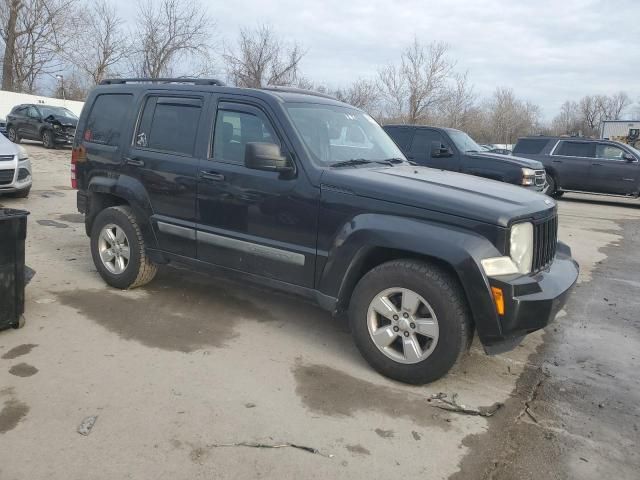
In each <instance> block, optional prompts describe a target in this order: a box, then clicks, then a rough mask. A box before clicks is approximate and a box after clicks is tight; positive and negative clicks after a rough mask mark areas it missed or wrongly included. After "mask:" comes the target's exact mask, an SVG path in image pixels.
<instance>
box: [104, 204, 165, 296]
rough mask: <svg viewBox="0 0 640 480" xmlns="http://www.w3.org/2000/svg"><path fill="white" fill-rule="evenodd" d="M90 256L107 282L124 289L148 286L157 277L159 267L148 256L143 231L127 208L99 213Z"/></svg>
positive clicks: (113, 208)
mask: <svg viewBox="0 0 640 480" xmlns="http://www.w3.org/2000/svg"><path fill="white" fill-rule="evenodd" d="M91 256H92V257H93V263H94V264H95V266H96V268H97V270H98V273H100V276H101V277H102V278H103V279H104V281H105V282H107V283H108V284H109V285H111V286H112V287H116V288H120V289H122V290H126V289H128V288H135V287H140V286H142V285H145V284H147V283H149V282H150V281H151V280H153V277H155V275H156V271H157V266H156V265H155V264H154V263H152V262H151V260H149V257H148V256H147V254H146V246H145V243H144V238H143V237H142V231H141V230H140V226H139V225H138V221H137V220H136V217H135V216H134V214H133V212H132V210H131V208H130V207H128V206H124V205H121V206H117V207H110V208H107V209H105V210H103V211H101V212H100V213H99V214H98V216H97V217H96V219H95V220H94V222H93V227H92V228H91Z"/></svg>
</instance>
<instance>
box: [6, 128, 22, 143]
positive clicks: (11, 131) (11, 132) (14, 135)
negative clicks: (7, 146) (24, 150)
mask: <svg viewBox="0 0 640 480" xmlns="http://www.w3.org/2000/svg"><path fill="white" fill-rule="evenodd" d="M7 138H8V139H9V140H11V141H12V142H13V143H20V135H18V131H17V130H16V129H15V127H9V128H8V129H7Z"/></svg>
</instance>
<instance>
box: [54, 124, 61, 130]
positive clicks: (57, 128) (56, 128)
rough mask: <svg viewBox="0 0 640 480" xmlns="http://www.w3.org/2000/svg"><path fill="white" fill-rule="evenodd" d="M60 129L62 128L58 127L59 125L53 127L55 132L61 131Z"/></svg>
mask: <svg viewBox="0 0 640 480" xmlns="http://www.w3.org/2000/svg"><path fill="white" fill-rule="evenodd" d="M60 128H61V127H60V125H58V124H55V125H54V126H53V129H54V130H60Z"/></svg>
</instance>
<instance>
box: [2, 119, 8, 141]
mask: <svg viewBox="0 0 640 480" xmlns="http://www.w3.org/2000/svg"><path fill="white" fill-rule="evenodd" d="M0 134H2V135H4V136H5V137H6V136H7V120H6V119H5V118H0Z"/></svg>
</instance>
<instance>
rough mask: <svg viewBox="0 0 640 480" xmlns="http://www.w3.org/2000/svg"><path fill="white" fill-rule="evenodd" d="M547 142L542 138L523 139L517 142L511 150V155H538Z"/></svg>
mask: <svg viewBox="0 0 640 480" xmlns="http://www.w3.org/2000/svg"><path fill="white" fill-rule="evenodd" d="M548 142H549V140H546V139H544V138H523V139H522V140H518V143H517V144H516V146H515V147H514V149H513V153H514V155H515V154H518V153H524V154H528V155H538V154H539V153H540V152H542V150H543V149H544V147H545V146H546V145H547V143H548Z"/></svg>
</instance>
